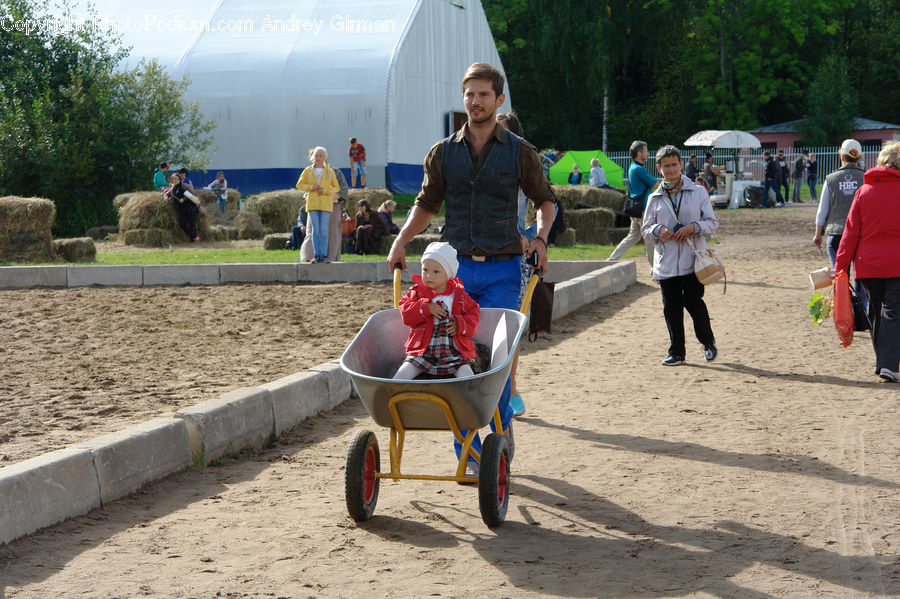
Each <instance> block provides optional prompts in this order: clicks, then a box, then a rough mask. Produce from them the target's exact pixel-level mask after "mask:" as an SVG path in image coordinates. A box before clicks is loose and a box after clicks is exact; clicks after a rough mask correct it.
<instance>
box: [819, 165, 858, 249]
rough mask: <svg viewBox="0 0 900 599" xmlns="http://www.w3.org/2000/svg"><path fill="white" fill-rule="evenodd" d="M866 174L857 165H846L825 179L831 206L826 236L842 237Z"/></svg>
mask: <svg viewBox="0 0 900 599" xmlns="http://www.w3.org/2000/svg"><path fill="white" fill-rule="evenodd" d="M865 174H866V172H865V171H864V170H862V169H861V168H859V166H858V165H856V164H845V165H844V166H842V167H841V168H839V169H838V170H836V171H834V172H833V173H831V174H830V175H828V176H827V177H825V185H826V186H827V187H828V196H829V198H830V204H829V206H828V218H826V219H825V234H826V235H842V234H843V233H844V225H845V224H847V215H848V214H849V213H850V204H852V203H853V196H855V195H856V190H857V189H859V188H860V187H862V184H863V175H865Z"/></svg>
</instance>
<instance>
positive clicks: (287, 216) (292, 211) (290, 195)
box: [235, 189, 305, 239]
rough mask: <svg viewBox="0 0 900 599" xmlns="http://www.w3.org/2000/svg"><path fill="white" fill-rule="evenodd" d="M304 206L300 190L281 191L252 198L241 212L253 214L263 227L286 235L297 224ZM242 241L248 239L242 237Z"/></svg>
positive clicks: (269, 192)
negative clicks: (301, 208)
mask: <svg viewBox="0 0 900 599" xmlns="http://www.w3.org/2000/svg"><path fill="white" fill-rule="evenodd" d="M304 204H305V201H304V199H303V192H302V191H300V190H299V189H279V190H276V191H267V192H265V193H260V194H257V195H254V196H250V197H249V198H248V199H247V202H246V204H245V205H244V209H243V210H242V211H241V212H242V213H243V212H253V213H255V214H256V215H257V216H258V217H259V222H260V224H261V226H262V227H268V228H269V229H271V231H272V232H275V233H285V232H290V230H291V227H293V226H294V225H296V224H297V214H298V212H299V211H300V207H301V206H303V205H304ZM235 225H237V223H236V222H235ZM238 230H240V227H238ZM241 239H246V238H245V237H243V235H242V236H241Z"/></svg>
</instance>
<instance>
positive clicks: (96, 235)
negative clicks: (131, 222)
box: [84, 225, 119, 241]
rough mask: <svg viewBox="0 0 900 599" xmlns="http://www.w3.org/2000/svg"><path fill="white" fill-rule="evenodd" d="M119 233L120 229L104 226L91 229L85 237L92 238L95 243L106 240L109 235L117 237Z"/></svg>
mask: <svg viewBox="0 0 900 599" xmlns="http://www.w3.org/2000/svg"><path fill="white" fill-rule="evenodd" d="M118 232H119V227H110V226H108V225H104V226H102V227H91V228H90V229H88V230H87V231H85V233H84V234H85V235H86V236H87V237H90V238H91V239H93V240H94V241H101V240H103V239H106V236H107V235H115V234H116V233H118Z"/></svg>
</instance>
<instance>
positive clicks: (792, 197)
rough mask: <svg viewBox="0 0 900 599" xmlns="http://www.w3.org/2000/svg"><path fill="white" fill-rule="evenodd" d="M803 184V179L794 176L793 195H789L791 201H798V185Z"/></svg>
mask: <svg viewBox="0 0 900 599" xmlns="http://www.w3.org/2000/svg"><path fill="white" fill-rule="evenodd" d="M801 185H803V179H801V178H800V177H794V195H793V196H791V201H793V202H796V203H798V204H799V203H800V186H801Z"/></svg>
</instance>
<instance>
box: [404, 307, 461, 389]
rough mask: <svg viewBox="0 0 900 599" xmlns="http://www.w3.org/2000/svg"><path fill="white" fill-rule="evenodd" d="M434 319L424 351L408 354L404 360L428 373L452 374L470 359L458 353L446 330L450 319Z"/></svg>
mask: <svg viewBox="0 0 900 599" xmlns="http://www.w3.org/2000/svg"><path fill="white" fill-rule="evenodd" d="M435 320H436V322H435V323H434V331H433V332H432V333H431V340H429V341H428V347H427V348H425V353H424V354H423V355H421V356H408V357H407V358H406V359H405V360H404V362H410V363H411V364H413V365H415V366H416V367H417V368H418V369H419V370H422V371H424V372H427V373H428V374H437V375H447V374H453V373H454V372H456V371H457V370H459V369H460V367H461V366H465V365H466V364H469V363H470V362H471V360H466V359H465V358H463V357H462V356H461V355H460V353H459V350H458V349H456V344H455V343H453V338H452V337H451V336H450V334H449V333H448V332H447V327H448V326H450V319H449V318H445V319H443V320H437V319H435Z"/></svg>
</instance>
